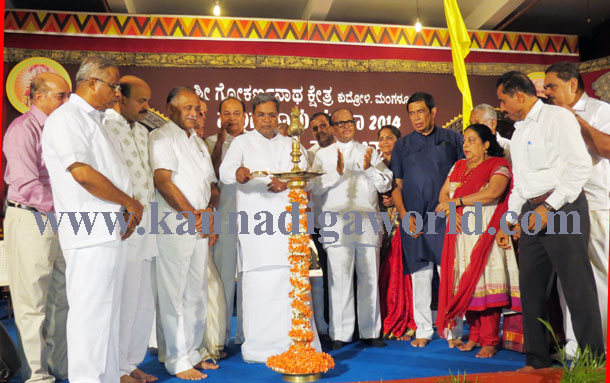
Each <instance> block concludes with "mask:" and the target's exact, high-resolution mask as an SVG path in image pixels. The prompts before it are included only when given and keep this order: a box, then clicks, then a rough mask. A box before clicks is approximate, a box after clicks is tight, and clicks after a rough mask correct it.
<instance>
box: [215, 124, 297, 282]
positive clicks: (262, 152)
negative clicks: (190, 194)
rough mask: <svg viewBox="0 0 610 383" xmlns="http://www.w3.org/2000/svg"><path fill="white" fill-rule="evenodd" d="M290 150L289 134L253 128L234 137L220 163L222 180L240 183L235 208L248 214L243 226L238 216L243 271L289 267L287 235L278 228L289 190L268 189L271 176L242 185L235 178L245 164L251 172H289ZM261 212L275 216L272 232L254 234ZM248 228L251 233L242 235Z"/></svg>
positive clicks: (290, 167)
mask: <svg viewBox="0 0 610 383" xmlns="http://www.w3.org/2000/svg"><path fill="white" fill-rule="evenodd" d="M291 151H292V140H291V139H290V138H289V137H284V136H282V135H280V134H276V135H275V136H274V137H273V138H271V139H268V138H266V137H265V136H263V135H262V134H260V133H259V132H258V131H257V130H252V131H250V132H247V133H245V134H242V135H240V136H237V137H235V139H233V142H232V143H231V146H230V147H229V150H228V151H227V154H226V155H225V157H224V159H223V161H222V164H221V165H220V181H221V182H222V183H225V184H227V185H233V184H237V199H236V208H237V211H239V212H241V211H243V212H245V213H246V215H247V220H248V222H247V225H243V226H242V222H241V219H238V227H239V244H240V247H241V253H240V256H241V257H242V259H241V263H240V262H238V264H241V265H242V268H243V271H251V270H254V269H256V268H260V267H265V266H289V263H288V256H287V254H288V236H287V235H284V234H282V233H281V232H279V230H278V219H279V217H280V214H282V213H283V212H285V211H286V206H288V203H289V201H288V190H284V191H283V192H280V193H273V192H270V191H268V190H267V184H269V182H271V177H269V176H267V177H257V178H254V179H251V180H250V181H248V182H247V183H245V184H240V183H237V181H236V178H235V172H236V170H237V169H238V168H240V167H242V166H244V167H246V168H248V169H250V171H251V172H254V171H267V172H268V173H275V172H288V171H290V170H291V169H292V167H293V164H292V162H291V159H292V158H291V156H290V152H291ZM301 151H302V153H303V154H302V155H301V162H300V163H299V166H300V167H301V169H306V168H307V155H306V154H305V150H304V149H303V148H302V147H301ZM261 211H265V212H268V213H269V214H270V216H271V217H272V219H273V223H272V225H273V231H274V234H273V235H268V234H265V233H263V234H261V235H256V234H255V230H254V228H255V226H257V225H259V224H260V223H261V222H262V221H264V220H266V219H265V216H264V215H257V213H259V212H261ZM262 214H264V213H262ZM257 217H258V218H257ZM287 222H290V219H289V217H288V220H287ZM246 229H247V231H248V234H245V233H244V234H242V233H241V232H242V231H243V230H246Z"/></svg>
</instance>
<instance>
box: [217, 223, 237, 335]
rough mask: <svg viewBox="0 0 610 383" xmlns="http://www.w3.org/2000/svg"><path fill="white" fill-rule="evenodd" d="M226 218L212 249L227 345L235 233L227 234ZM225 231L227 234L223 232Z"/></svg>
mask: <svg viewBox="0 0 610 383" xmlns="http://www.w3.org/2000/svg"><path fill="white" fill-rule="evenodd" d="M228 231H229V224H228V219H227V218H226V216H225V217H223V220H222V232H223V234H219V235H218V242H216V245H215V246H214V247H213V249H212V253H213V256H214V265H215V266H216V270H217V271H218V275H219V276H220V280H221V281H222V289H223V294H222V298H223V299H224V302H223V307H224V308H225V315H224V316H223V317H224V318H225V321H226V324H225V325H224V326H223V327H224V328H225V335H224V344H225V345H228V344H229V341H230V340H231V319H232V317H233V301H234V297H235V271H236V268H237V234H228ZM224 233H227V234H224Z"/></svg>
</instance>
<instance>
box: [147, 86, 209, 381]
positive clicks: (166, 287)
mask: <svg viewBox="0 0 610 383" xmlns="http://www.w3.org/2000/svg"><path fill="white" fill-rule="evenodd" d="M167 113H168V115H169V118H170V121H168V122H167V123H166V124H165V125H163V126H162V127H160V128H158V129H156V130H154V131H153V132H152V133H151V135H150V145H149V151H150V158H151V163H152V169H153V172H154V173H153V179H154V183H155V187H156V188H157V192H158V194H157V201H158V202H159V216H163V214H164V213H165V212H171V214H169V216H168V217H167V219H166V220H165V222H166V223H167V226H168V228H169V229H170V231H172V233H171V234H159V235H157V243H158V245H159V257H158V258H157V261H156V269H157V270H156V271H157V273H156V277H157V294H158V299H159V317H160V319H161V327H162V329H163V335H164V338H165V345H166V353H165V368H166V369H167V371H168V372H169V373H170V374H172V375H176V376H177V377H178V378H180V379H186V380H199V379H203V378H205V377H207V375H205V374H203V373H201V372H200V371H198V370H207V369H216V368H218V366H217V365H215V364H211V363H207V362H205V361H203V360H202V358H201V355H200V353H199V347H200V345H201V340H202V339H203V330H204V328H205V319H206V310H207V281H206V262H207V261H208V252H209V250H208V248H209V247H212V246H214V243H215V242H216V238H217V237H216V235H215V234H204V233H203V231H202V230H203V222H202V220H203V219H204V218H203V217H204V215H202V212H207V213H209V215H208V216H209V218H206V219H208V229H209V232H213V230H214V219H213V218H214V216H213V215H212V214H211V213H212V212H213V210H214V208H215V207H216V205H217V203H218V189H217V188H216V185H215V182H216V176H215V174H214V168H213V166H212V161H211V160H210V157H209V155H208V153H207V152H206V151H205V150H203V151H202V150H201V148H200V146H199V145H198V143H197V140H198V139H199V138H198V137H197V134H196V133H195V129H196V128H197V120H198V118H199V114H200V113H201V106H200V104H199V97H198V96H197V93H196V92H195V90H194V89H192V88H188V87H176V88H174V89H172V90H171V91H170V92H169V95H168V96H167ZM178 213H183V217H180V215H179V214H178ZM189 217H190V218H189ZM193 217H194V218H195V226H196V231H197V233H195V234H194V235H193V234H191V233H188V232H186V233H184V232H182V233H181V232H180V231H179V230H178V229H179V227H180V226H184V225H185V222H183V221H184V219H181V218H185V219H187V220H189V219H192V218H193ZM189 226H190V224H189Z"/></svg>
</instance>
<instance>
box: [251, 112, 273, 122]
mask: <svg viewBox="0 0 610 383" xmlns="http://www.w3.org/2000/svg"><path fill="white" fill-rule="evenodd" d="M254 116H255V117H256V118H258V119H260V120H264V119H265V118H267V117H269V118H270V119H272V120H275V119H276V118H277V113H262V112H260V113H256V114H255V115H254Z"/></svg>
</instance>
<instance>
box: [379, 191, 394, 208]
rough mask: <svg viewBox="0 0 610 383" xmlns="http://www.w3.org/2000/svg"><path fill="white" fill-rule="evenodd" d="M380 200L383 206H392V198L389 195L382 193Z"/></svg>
mask: <svg viewBox="0 0 610 383" xmlns="http://www.w3.org/2000/svg"><path fill="white" fill-rule="evenodd" d="M381 202H382V203H383V206H385V207H392V206H394V199H393V198H392V196H391V195H385V194H383V195H382V196H381Z"/></svg>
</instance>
